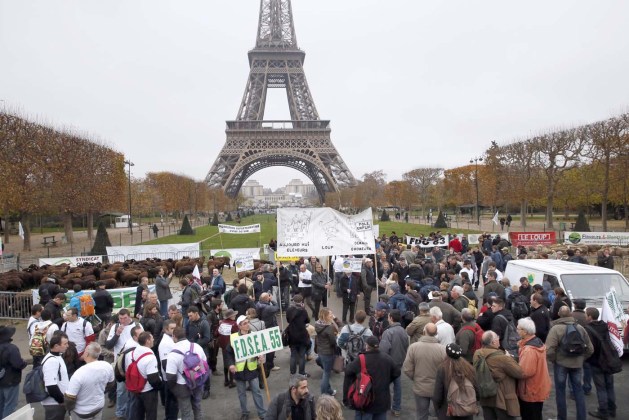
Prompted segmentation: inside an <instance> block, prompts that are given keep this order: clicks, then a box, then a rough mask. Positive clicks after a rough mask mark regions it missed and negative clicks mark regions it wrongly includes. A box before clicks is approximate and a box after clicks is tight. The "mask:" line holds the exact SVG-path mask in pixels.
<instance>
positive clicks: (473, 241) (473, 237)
mask: <svg viewBox="0 0 629 420" xmlns="http://www.w3.org/2000/svg"><path fill="white" fill-rule="evenodd" d="M488 235H489V236H490V237H491V240H492V241H493V240H494V239H495V238H496V236H498V235H499V234H497V233H492V234H488ZM481 236H483V234H482V233H468V234H467V241H468V242H469V243H470V245H472V246H474V245H482V244H479V243H478V240H479V239H480V237H481Z"/></svg>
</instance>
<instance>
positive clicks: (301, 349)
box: [286, 295, 311, 377]
mask: <svg viewBox="0 0 629 420" xmlns="http://www.w3.org/2000/svg"><path fill="white" fill-rule="evenodd" d="M286 321H287V322H288V327H286V332H287V335H288V339H289V343H288V346H289V347H290V374H291V375H294V374H295V373H297V365H298V364H299V374H300V375H303V376H306V377H309V376H310V375H308V374H307V373H306V351H307V350H308V349H309V348H310V345H311V343H310V335H309V334H308V330H307V329H306V324H309V323H310V318H309V317H308V313H307V312H306V309H304V303H303V298H302V296H301V295H295V296H294V297H293V306H291V307H290V308H288V310H287V311H286Z"/></svg>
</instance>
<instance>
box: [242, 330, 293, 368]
mask: <svg viewBox="0 0 629 420" xmlns="http://www.w3.org/2000/svg"><path fill="white" fill-rule="evenodd" d="M230 341H231V346H232V348H233V349H234V354H235V355H236V361H237V362H242V361H243V360H246V359H251V358H252V357H257V356H260V355H263V354H267V353H271V352H274V351H278V350H282V349H283V348H284V346H282V334H281V333H280V327H273V328H268V329H266V330H262V331H256V332H252V333H249V334H245V335H239V334H238V333H234V334H232V335H231V337H230Z"/></svg>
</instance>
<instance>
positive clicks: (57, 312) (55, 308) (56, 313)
mask: <svg viewBox="0 0 629 420" xmlns="http://www.w3.org/2000/svg"><path fill="white" fill-rule="evenodd" d="M44 309H48V311H50V319H51V320H52V322H54V323H55V324H57V326H58V327H59V328H61V326H62V325H63V323H64V322H65V320H64V319H63V316H62V315H61V305H57V304H56V303H55V301H54V300H51V301H50V302H48V303H47V304H46V306H45V307H44Z"/></svg>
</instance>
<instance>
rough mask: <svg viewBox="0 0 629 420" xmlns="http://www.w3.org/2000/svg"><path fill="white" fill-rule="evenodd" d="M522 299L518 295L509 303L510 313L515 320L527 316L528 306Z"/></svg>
mask: <svg viewBox="0 0 629 420" xmlns="http://www.w3.org/2000/svg"><path fill="white" fill-rule="evenodd" d="M523 299H526V298H525V297H524V296H522V295H520V296H518V297H516V298H515V299H513V302H511V313H512V314H513V317H514V318H515V319H521V318H526V317H527V316H529V306H528V305H527V304H526V302H525V301H524V300H523Z"/></svg>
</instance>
